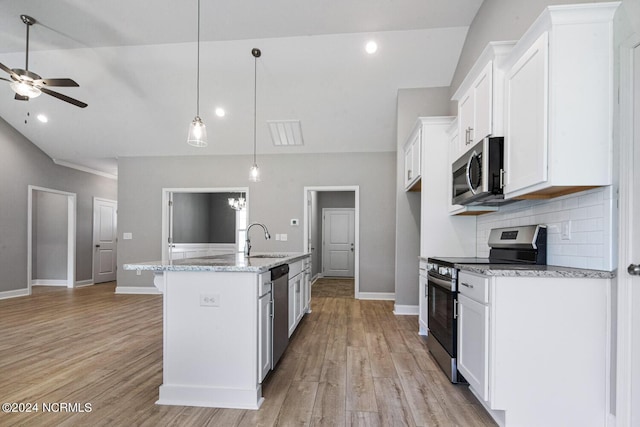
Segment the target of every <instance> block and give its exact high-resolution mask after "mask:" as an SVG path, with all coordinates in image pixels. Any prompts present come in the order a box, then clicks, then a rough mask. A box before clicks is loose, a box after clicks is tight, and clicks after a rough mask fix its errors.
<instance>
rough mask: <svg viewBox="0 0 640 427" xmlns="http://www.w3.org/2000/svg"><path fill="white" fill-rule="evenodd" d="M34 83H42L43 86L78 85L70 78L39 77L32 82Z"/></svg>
mask: <svg viewBox="0 0 640 427" xmlns="http://www.w3.org/2000/svg"><path fill="white" fill-rule="evenodd" d="M34 83H35V84H36V85H38V84H40V83H42V84H43V85H45V86H61V87H62V86H64V87H79V86H80V85H79V84H78V83H76V82H75V81H73V80H71V79H41V80H36V81H35V82H34Z"/></svg>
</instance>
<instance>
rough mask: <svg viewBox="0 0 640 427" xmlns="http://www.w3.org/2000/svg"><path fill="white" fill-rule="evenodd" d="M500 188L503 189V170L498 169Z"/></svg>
mask: <svg viewBox="0 0 640 427" xmlns="http://www.w3.org/2000/svg"><path fill="white" fill-rule="evenodd" d="M500 188H504V169H500Z"/></svg>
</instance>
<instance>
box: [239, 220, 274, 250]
mask: <svg viewBox="0 0 640 427" xmlns="http://www.w3.org/2000/svg"><path fill="white" fill-rule="evenodd" d="M254 225H259V226H260V227H262V229H263V230H264V238H265V240H269V239H270V238H271V235H270V234H269V230H267V226H266V225H264V224H260V223H259V222H253V223H251V224H249V226H248V227H247V231H246V233H247V240H245V242H244V256H247V257H248V256H249V253H250V252H251V239H250V238H249V230H251V227H253V226H254Z"/></svg>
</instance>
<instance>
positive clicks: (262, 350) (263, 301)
mask: <svg viewBox="0 0 640 427" xmlns="http://www.w3.org/2000/svg"><path fill="white" fill-rule="evenodd" d="M272 310H273V306H272V301H271V292H269V293H267V294H265V295H263V296H261V297H260V299H259V301H258V378H259V379H260V382H262V380H264V377H266V376H267V374H268V373H269V371H270V370H271V363H272V360H271V343H272V339H273V338H272V328H271V316H272Z"/></svg>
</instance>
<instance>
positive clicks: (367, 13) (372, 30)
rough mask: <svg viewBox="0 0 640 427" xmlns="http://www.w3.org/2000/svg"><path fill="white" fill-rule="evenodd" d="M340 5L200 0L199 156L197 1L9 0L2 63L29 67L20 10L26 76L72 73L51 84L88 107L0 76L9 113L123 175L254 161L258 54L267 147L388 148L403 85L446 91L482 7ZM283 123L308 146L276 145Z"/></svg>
mask: <svg viewBox="0 0 640 427" xmlns="http://www.w3.org/2000/svg"><path fill="white" fill-rule="evenodd" d="M331 3H332V4H331V5H328V2H318V1H316V2H311V1H300V0H270V1H264V0H242V1H220V0H202V5H201V40H202V43H201V47H200V67H201V68H200V73H201V74H200V75H201V82H200V116H201V117H202V119H203V121H204V122H205V124H206V125H207V131H208V135H209V146H208V147H206V148H194V147H191V146H189V145H187V144H186V135H187V128H188V124H189V122H190V121H191V120H192V119H193V117H194V116H195V113H196V52H197V50H196V38H197V33H196V24H197V1H196V0H189V1H185V0H181V1H177V0H173V1H167V0H163V1H154V2H151V1H149V0H147V1H128V0H110V1H97V0H90V1H87V0H85V1H82V0H60V1H50V0H2V1H0V62H1V63H3V64H4V65H6V66H8V67H9V68H24V65H25V64H24V61H25V57H24V56H25V55H24V49H25V25H24V24H23V23H22V21H21V20H20V15H21V14H26V15H30V16H32V17H33V18H35V19H36V20H37V21H38V23H37V24H36V25H34V26H33V27H31V31H30V39H31V43H30V57H29V70H31V71H33V72H36V73H38V74H40V75H41V76H43V77H49V78H53V77H70V78H73V79H74V80H75V81H77V82H78V83H79V84H80V87H79V88H55V89H56V90H57V91H59V92H61V93H64V94H66V95H68V96H71V97H73V98H76V99H79V100H81V101H84V102H86V103H87V104H89V106H88V107H87V108H84V109H81V108H77V107H75V106H72V105H70V104H67V103H64V102H61V101H59V100H57V99H54V98H52V97H50V96H47V95H42V96H40V97H38V98H35V99H32V100H30V101H28V102H25V101H17V100H14V99H13V95H14V93H13V91H12V90H11V88H10V87H9V84H8V83H7V82H4V81H0V117H2V118H3V119H5V120H6V121H7V122H9V123H10V124H11V125H12V126H13V127H15V128H16V129H17V130H18V131H19V132H21V133H22V134H23V135H25V136H26V137H27V138H28V139H29V140H31V141H32V142H33V143H34V144H36V145H37V146H38V147H40V148H41V149H42V150H43V151H44V152H45V153H47V154H48V155H49V156H51V157H52V158H53V159H55V160H57V161H59V162H62V163H65V162H67V163H72V164H76V165H81V166H85V167H89V168H93V169H96V170H100V171H104V172H108V173H114V174H115V173H116V161H115V159H116V158H117V157H122V156H180V155H198V154H206V155H216V154H246V153H251V152H252V149H253V72H254V67H253V66H254V63H253V61H254V58H253V56H252V55H251V49H252V48H254V47H258V48H260V49H261V50H262V53H263V54H262V57H261V58H259V59H258V63H257V67H258V68H257V75H258V82H257V87H258V90H257V117H258V121H257V140H258V143H257V145H258V152H259V153H301V152H304V153H317V152H363V151H393V150H395V108H396V93H397V90H398V89H400V88H418V87H438V86H448V85H449V84H450V82H451V78H452V76H453V72H454V70H455V67H456V64H457V62H458V57H459V55H460V51H461V49H462V45H463V43H464V39H465V36H466V33H467V28H468V26H469V24H470V23H471V21H472V20H473V17H474V16H475V14H476V12H477V10H478V8H479V7H480V4H481V3H482V0H370V1H364V0H360V1H356V0H344V1H339V2H338V1H336V2H331ZM369 40H375V41H376V42H377V44H378V46H379V48H378V51H377V52H376V53H375V54H373V55H369V54H367V53H366V52H365V50H364V46H365V44H366V43H367V42H368V41H369ZM2 77H8V76H6V75H2ZM217 107H222V108H224V109H225V111H226V115H225V116H224V117H223V118H220V117H217V116H216V115H215V114H214V110H215V108H217ZM38 114H45V115H46V116H47V117H48V119H49V121H48V122H47V123H41V122H40V121H38V120H37V119H36V116H37V115H38ZM288 119H295V120H300V122H301V124H302V133H303V137H304V144H305V145H304V146H303V147H275V146H273V144H272V143H271V139H270V136H269V131H268V127H267V125H266V121H267V120H288Z"/></svg>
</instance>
